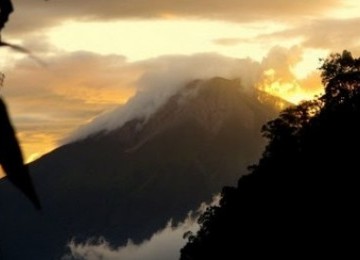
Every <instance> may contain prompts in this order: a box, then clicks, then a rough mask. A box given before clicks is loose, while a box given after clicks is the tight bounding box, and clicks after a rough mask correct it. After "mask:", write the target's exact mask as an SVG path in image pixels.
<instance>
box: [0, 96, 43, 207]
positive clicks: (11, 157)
mask: <svg viewBox="0 0 360 260" xmlns="http://www.w3.org/2000/svg"><path fill="white" fill-rule="evenodd" d="M0 165H1V167H2V168H3V170H4V172H5V174H6V175H7V178H8V179H9V181H10V182H11V183H12V184H13V185H15V186H16V187H17V188H18V189H19V190H20V191H21V192H23V193H24V194H25V196H26V197H28V198H29V199H30V201H31V202H32V203H33V204H34V206H35V207H36V208H37V209H40V208H41V206H40V201H39V199H38V197H37V195H36V192H35V189H34V186H33V184H32V181H31V178H30V174H29V170H28V167H27V166H26V165H24V162H23V156H22V153H21V150H20V146H19V143H18V140H17V138H16V136H15V131H14V128H13V127H12V125H11V122H10V118H9V115H8V112H7V110H6V106H5V103H4V102H3V100H2V99H1V98H0Z"/></svg>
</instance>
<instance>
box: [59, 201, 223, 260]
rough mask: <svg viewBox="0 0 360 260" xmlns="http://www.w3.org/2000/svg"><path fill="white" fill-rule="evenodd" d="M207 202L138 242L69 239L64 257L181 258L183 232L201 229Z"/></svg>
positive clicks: (106, 259) (74, 259) (97, 259)
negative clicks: (113, 244)
mask: <svg viewBox="0 0 360 260" xmlns="http://www.w3.org/2000/svg"><path fill="white" fill-rule="evenodd" d="M219 201H220V196H219V195H217V196H214V198H213V201H212V202H211V203H210V204H209V205H211V206H214V205H218V203H219ZM209 205H207V204H205V203H202V205H201V206H200V207H199V209H198V210H197V211H196V212H195V213H194V214H193V213H192V212H190V213H189V214H188V217H187V218H186V219H185V220H184V221H182V222H181V223H179V224H177V225H173V223H172V222H171V220H170V221H169V223H168V224H167V226H166V227H165V228H164V229H163V230H160V231H158V232H156V233H155V234H153V235H152V237H151V238H150V239H149V240H146V241H144V242H143V243H141V244H139V245H135V244H134V243H132V242H131V240H129V242H128V243H127V245H126V246H123V247H119V248H112V247H111V246H110V243H109V242H107V241H106V240H105V239H104V238H102V239H99V241H97V242H96V243H91V242H87V243H83V244H76V243H74V242H70V243H69V245H68V247H69V250H70V253H69V254H68V255H66V256H64V257H63V258H62V260H80V259H81V260H100V259H101V260H115V259H116V260H139V259H141V260H163V259H164V260H165V259H166V260H178V259H179V257H180V249H181V248H182V247H183V246H184V245H185V243H186V239H185V238H184V234H185V233H186V232H188V231H191V232H193V233H195V232H197V230H199V225H198V224H197V219H198V216H199V214H201V213H203V212H204V211H205V210H206V208H207V207H208V206H209Z"/></svg>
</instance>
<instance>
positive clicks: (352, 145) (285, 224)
mask: <svg viewBox="0 0 360 260" xmlns="http://www.w3.org/2000/svg"><path fill="white" fill-rule="evenodd" d="M321 70H322V79H323V83H324V85H325V94H324V95H323V96H322V97H320V98H318V99H315V100H313V101H308V102H304V103H302V104H300V105H298V106H296V107H291V108H288V109H286V110H284V111H283V112H282V113H281V114H280V116H279V117H278V118H277V119H275V120H273V121H270V122H269V123H267V124H266V125H265V126H264V128H263V134H264V136H266V137H267V138H268V139H269V141H270V142H269V144H268V146H267V147H266V149H265V151H264V153H263V156H262V158H261V159H260V161H259V163H258V164H257V165H255V166H252V167H251V168H250V172H251V174H250V175H246V176H244V177H241V178H240V180H239V182H238V185H237V187H225V188H224V189H223V193H222V194H223V198H222V200H221V202H220V206H219V207H213V208H210V209H208V211H207V212H206V213H205V214H204V215H203V216H201V218H200V223H201V225H202V227H201V230H200V231H199V232H198V234H196V235H192V236H190V237H189V242H188V244H187V245H186V246H185V247H184V248H183V249H182V252H181V259H182V260H190V259H191V260H193V259H243V258H245V259H246V258H248V257H249V256H251V258H255V257H260V256H264V255H266V257H267V258H269V257H280V258H293V257H299V256H300V257H304V258H305V257H306V258H308V257H311V256H319V257H335V258H347V257H348V256H351V255H353V254H354V253H356V252H355V250H356V251H357V248H358V246H357V245H355V240H354V239H353V238H354V236H355V235H356V234H357V231H358V228H357V226H358V219H359V213H358V210H357V208H356V205H357V203H358V197H359V196H358V190H359V178H358V176H357V175H358V173H359V171H360V164H359V159H358V157H359V153H358V150H359V147H360V136H359V133H360V59H354V58H353V57H352V56H351V54H350V53H349V52H347V51H344V52H343V54H341V55H340V54H334V55H332V56H330V57H329V58H328V59H326V60H325V61H324V65H323V66H322V67H321Z"/></svg>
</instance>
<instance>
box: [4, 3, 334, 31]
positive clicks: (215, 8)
mask: <svg viewBox="0 0 360 260" xmlns="http://www.w3.org/2000/svg"><path fill="white" fill-rule="evenodd" d="M340 4H341V1H340V0H317V1H311V0H304V1H300V2H299V1H288V0H272V1H267V0H252V1H248V0H196V1H191V0H181V1H179V0H172V1H171V0H132V1H130V0H107V1H98V0H97V1H95V0H87V1H80V0H62V1H60V0H52V1H41V0H18V1H16V3H15V9H16V11H15V13H14V14H13V15H12V16H11V21H10V23H9V25H8V32H12V33H15V32H17V33H21V32H26V31H34V30H40V29H41V28H44V27H48V26H52V25H54V24H56V23H59V22H61V21H64V20H65V19H73V20H92V21H94V20H112V19H124V18H135V19H152V18H167V17H181V18H203V19H217V20H227V21H241V22H253V21H259V20H269V19H271V20H282V19H293V18H294V17H296V18H298V17H299V16H300V17H305V16H306V17H310V16H312V17H314V16H319V15H322V14H323V13H324V12H326V11H327V10H329V9H331V8H334V7H336V6H338V5H340Z"/></svg>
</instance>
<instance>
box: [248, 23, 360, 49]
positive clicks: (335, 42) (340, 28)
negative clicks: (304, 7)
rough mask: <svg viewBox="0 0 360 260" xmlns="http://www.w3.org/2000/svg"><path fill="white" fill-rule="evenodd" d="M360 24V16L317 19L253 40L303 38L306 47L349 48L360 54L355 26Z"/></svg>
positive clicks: (359, 36)
mask: <svg viewBox="0 0 360 260" xmlns="http://www.w3.org/2000/svg"><path fill="white" fill-rule="evenodd" d="M359 26H360V18H352V19H316V20H309V21H308V22H306V23H303V24H300V25H297V26H295V27H293V28H288V29H285V30H281V31H278V32H275V33H270V34H264V35H260V36H258V37H256V38H254V39H253V41H259V40H262V41H269V40H272V41H281V40H286V39H289V38H296V37H297V38H302V40H301V42H302V45H303V46H304V47H305V48H319V49H329V50H331V51H338V52H341V51H342V50H343V49H348V50H351V51H353V52H356V53H359V54H360V51H359V49H360V35H359V34H358V33H357V31H356V30H354V28H358V27H359Z"/></svg>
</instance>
